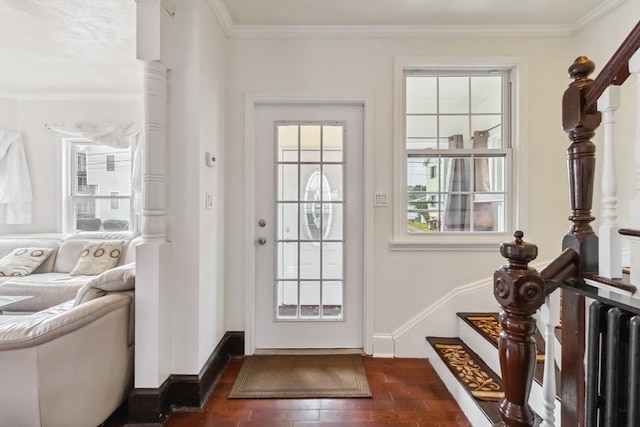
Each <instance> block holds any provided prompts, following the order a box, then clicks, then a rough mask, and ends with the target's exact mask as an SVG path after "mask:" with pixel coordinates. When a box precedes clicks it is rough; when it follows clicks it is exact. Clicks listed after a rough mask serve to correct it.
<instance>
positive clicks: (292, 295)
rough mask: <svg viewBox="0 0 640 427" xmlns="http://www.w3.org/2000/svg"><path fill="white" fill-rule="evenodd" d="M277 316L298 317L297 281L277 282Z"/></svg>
mask: <svg viewBox="0 0 640 427" xmlns="http://www.w3.org/2000/svg"><path fill="white" fill-rule="evenodd" d="M277 289H278V315H277V317H278V318H291V317H293V318H296V317H298V282H297V281H287V282H283V281H280V282H278V285H277Z"/></svg>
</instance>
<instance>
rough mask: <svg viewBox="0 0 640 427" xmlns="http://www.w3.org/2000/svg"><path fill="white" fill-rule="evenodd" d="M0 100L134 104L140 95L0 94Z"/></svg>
mask: <svg viewBox="0 0 640 427" xmlns="http://www.w3.org/2000/svg"><path fill="white" fill-rule="evenodd" d="M0 99H9V100H12V101H83V102H136V101H141V100H142V94H141V93H140V94H133V93H122V94H108V93H19V92H0Z"/></svg>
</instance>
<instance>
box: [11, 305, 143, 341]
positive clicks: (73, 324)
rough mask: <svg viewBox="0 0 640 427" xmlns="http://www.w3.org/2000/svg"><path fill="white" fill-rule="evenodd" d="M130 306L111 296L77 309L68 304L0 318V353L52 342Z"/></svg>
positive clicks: (79, 306)
mask: <svg viewBox="0 0 640 427" xmlns="http://www.w3.org/2000/svg"><path fill="white" fill-rule="evenodd" d="M130 303H131V298H130V297H129V296H127V295H124V294H112V295H107V296H104V297H102V298H96V299H94V300H91V301H88V302H86V303H84V304H81V305H77V306H74V305H73V301H67V302H65V303H62V304H59V305H57V306H54V307H51V308H48V309H46V310H43V311H39V312H37V313H33V314H30V315H26V316H0V351H2V350H10V349H16V348H24V347H31V346H36V345H40V344H43V343H46V342H49V341H53V340H55V339H56V338H58V337H60V336H63V335H66V334H69V333H71V332H73V331H75V330H78V329H81V328H83V327H85V326H86V325H88V324H90V323H92V322H94V321H96V320H97V319H99V318H102V317H104V316H106V315H108V314H109V313H112V312H114V311H116V310H118V309H120V308H122V307H127V306H128V305H129V304H130Z"/></svg>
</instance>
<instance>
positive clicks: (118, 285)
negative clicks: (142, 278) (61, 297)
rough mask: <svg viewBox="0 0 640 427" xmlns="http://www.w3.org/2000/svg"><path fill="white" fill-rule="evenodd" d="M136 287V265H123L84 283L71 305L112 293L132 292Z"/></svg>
mask: <svg viewBox="0 0 640 427" xmlns="http://www.w3.org/2000/svg"><path fill="white" fill-rule="evenodd" d="M135 287H136V264H135V263H131V264H125V265H122V266H120V267H115V268H112V269H110V270H107V271H105V272H103V273H100V274H99V275H98V276H96V277H94V278H93V279H91V280H90V281H88V282H87V283H85V284H84V285H83V286H82V287H81V288H80V289H78V293H77V295H76V299H75V301H74V303H73V305H79V304H82V303H85V302H87V301H91V300H92V299H95V298H99V297H102V296H104V295H106V294H109V293H113V292H125V291H132V290H134V289H135Z"/></svg>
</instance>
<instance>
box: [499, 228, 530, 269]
mask: <svg viewBox="0 0 640 427" xmlns="http://www.w3.org/2000/svg"><path fill="white" fill-rule="evenodd" d="M513 237H515V238H516V239H515V240H514V241H513V242H505V243H502V244H501V245H500V253H501V254H502V256H503V257H505V258H507V259H508V260H509V268H527V264H529V263H530V262H531V261H533V260H534V259H536V257H537V256H538V247H537V246H536V245H534V244H532V243H527V242H525V241H523V240H522V238H523V237H524V233H523V232H522V231H520V230H518V231H516V232H515V233H513Z"/></svg>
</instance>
